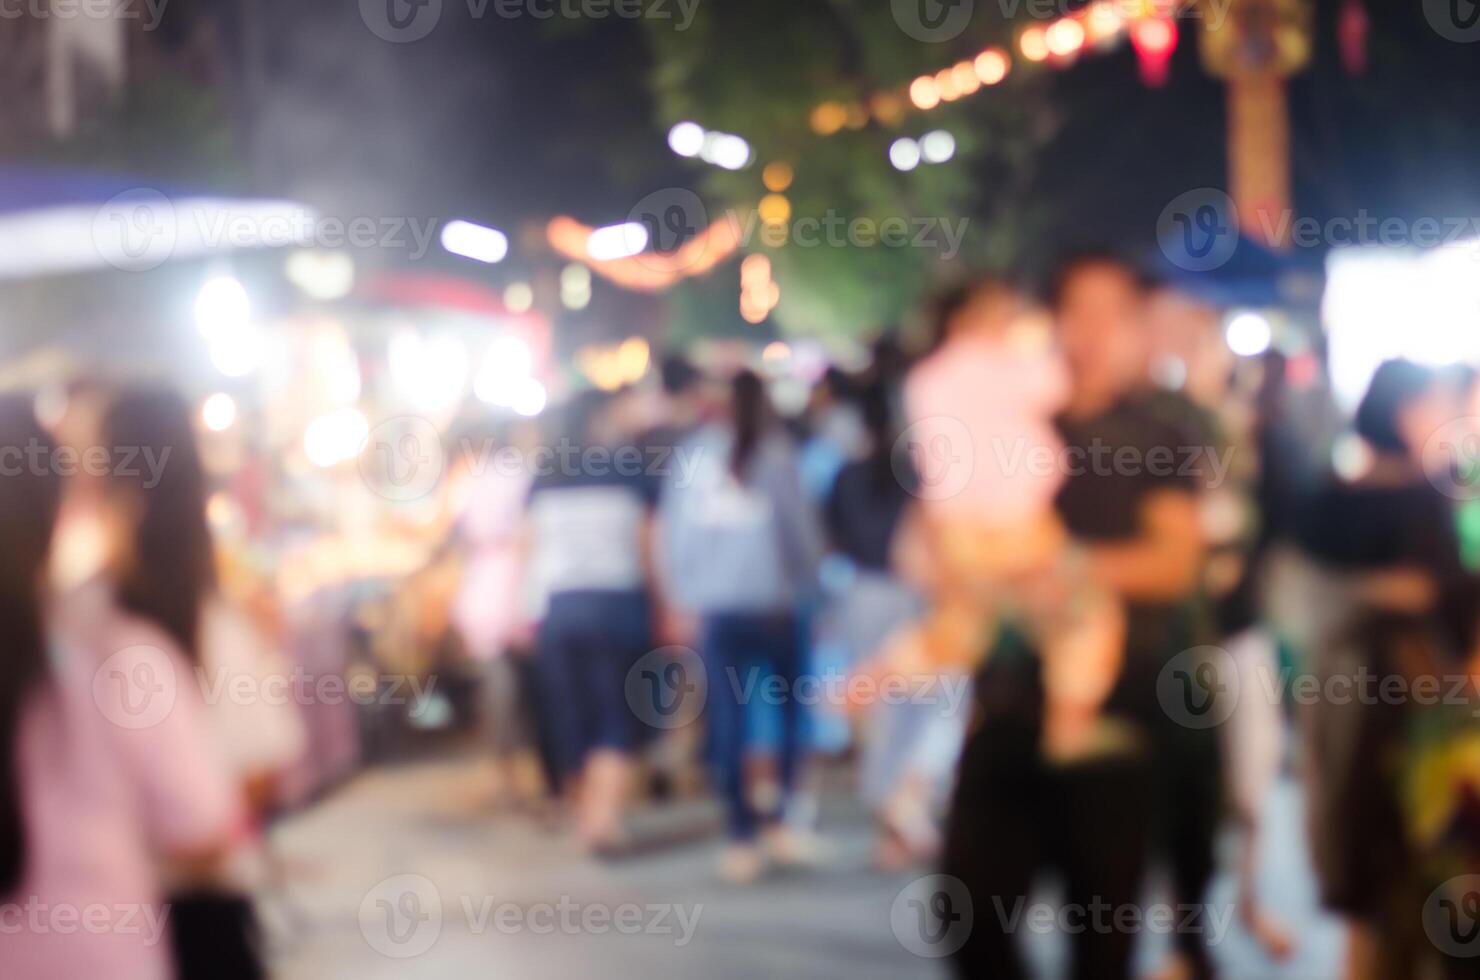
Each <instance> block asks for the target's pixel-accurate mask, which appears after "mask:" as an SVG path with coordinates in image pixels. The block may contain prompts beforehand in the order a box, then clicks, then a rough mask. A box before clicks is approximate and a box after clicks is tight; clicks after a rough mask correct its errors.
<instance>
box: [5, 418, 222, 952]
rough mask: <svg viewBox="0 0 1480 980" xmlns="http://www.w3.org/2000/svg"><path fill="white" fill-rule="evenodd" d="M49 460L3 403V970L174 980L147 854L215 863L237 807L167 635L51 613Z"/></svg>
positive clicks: (52, 474)
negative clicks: (47, 587) (47, 592)
mask: <svg viewBox="0 0 1480 980" xmlns="http://www.w3.org/2000/svg"><path fill="white" fill-rule="evenodd" d="M55 453H56V447H55V445H54V444H53V443H52V441H51V439H50V437H49V436H48V435H47V434H46V433H45V432H44V431H43V430H42V429H41V428H40V427H39V426H38V425H37V424H36V422H35V419H34V417H33V415H32V410H31V404H30V402H29V401H28V400H23V399H19V398H6V399H3V400H0V473H3V476H4V479H0V544H3V547H4V550H5V555H6V560H5V562H4V563H3V564H0V624H3V628H4V635H5V637H6V644H5V653H4V658H5V663H4V669H3V670H0V910H3V913H0V914H3V921H4V922H5V924H6V928H3V929H0V963H3V964H4V971H5V973H6V975H8V976H17V977H26V978H28V980H49V978H55V980H72V978H75V977H102V976H106V977H117V978H124V980H167V978H169V977H171V976H172V975H173V971H172V969H171V966H170V962H169V952H168V944H167V942H166V936H165V926H166V922H167V916H166V914H165V913H166V911H167V910H166V909H165V908H164V906H163V905H162V904H161V899H160V888H159V882H158V876H157V874H156V865H155V858H156V857H157V856H159V855H163V856H165V857H167V858H170V859H174V860H178V861H182V862H191V863H194V862H198V861H202V860H206V859H209V858H211V857H213V856H215V855H217V854H219V853H221V852H222V850H223V849H224V847H225V844H226V841H227V840H228V838H229V834H230V832H231V829H232V827H233V826H234V825H235V823H236V821H237V814H238V811H237V802H236V796H235V793H234V792H233V787H232V786H231V784H230V782H229V781H228V780H227V779H225V778H224V776H223V775H222V774H221V772H220V770H219V767H218V766H217V765H216V764H215V763H214V760H213V758H212V756H211V752H210V750H209V747H208V746H209V737H208V735H207V733H206V730H205V723H204V720H203V718H202V711H201V705H200V703H199V697H198V695H197V694H196V693H195V690H194V687H193V685H192V684H190V683H189V679H190V677H191V675H190V673H189V668H188V665H187V664H186V663H185V661H184V659H183V658H182V657H180V656H179V655H178V652H177V651H176V650H175V649H174V644H173V643H172V642H171V641H170V639H169V638H168V637H167V636H166V635H165V634H164V633H162V632H161V631H159V630H157V629H155V628H153V627H151V626H149V625H148V624H146V623H144V622H142V621H140V620H138V619H136V618H134V617H131V616H126V615H119V616H117V617H114V618H113V619H112V620H111V623H110V624H109V625H110V626H111V628H110V629H108V630H100V629H97V628H95V627H97V626H100V625H102V621H101V620H100V619H99V617H98V616H97V615H95V613H96V609H88V608H83V607H79V606H75V605H73V604H63V605H61V606H59V607H56V608H55V609H48V607H47V605H46V602H45V598H44V595H43V583H44V582H45V580H46V577H47V572H48V569H47V563H48V557H49V556H48V552H49V548H50V543H51V533H52V524H53V521H54V519H55V516H56V513H57V507H58V498H59V494H60V486H59V483H60V481H59V480H58V478H57V475H56V473H57V470H58V468H59V467H57V466H54V465H53V462H54V461H55V459H56V457H55ZM63 915H65V916H70V919H69V920H65V921H64V920H63V919H62V918H60V916H63ZM79 921H81V922H82V923H84V924H85V927H84V928H77V924H78V922H79ZM66 923H70V926H68V925H67V924H66Z"/></svg>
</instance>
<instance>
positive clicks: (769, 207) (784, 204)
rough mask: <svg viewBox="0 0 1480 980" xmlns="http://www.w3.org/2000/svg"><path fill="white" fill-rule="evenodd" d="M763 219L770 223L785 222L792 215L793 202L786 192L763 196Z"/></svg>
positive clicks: (761, 207)
mask: <svg viewBox="0 0 1480 980" xmlns="http://www.w3.org/2000/svg"><path fill="white" fill-rule="evenodd" d="M757 210H758V211H759V212H760V215H761V220H762V221H764V222H765V223H766V224H768V225H780V224H785V223H786V219H788V218H790V217H791V202H790V201H788V200H787V199H786V195H784V194H767V195H766V196H765V197H763V198H761V203H760V207H759V208H757Z"/></svg>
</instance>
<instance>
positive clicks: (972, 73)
mask: <svg viewBox="0 0 1480 980" xmlns="http://www.w3.org/2000/svg"><path fill="white" fill-rule="evenodd" d="M951 81H952V82H955V83H956V88H958V89H960V90H961V94H962V95H970V94H971V93H972V92H975V91H976V90H977V89H979V88H981V87H982V80H981V79H980V78H977V77H976V69H975V68H973V67H972V64H971V62H969V61H963V62H960V63H959V64H957V65H956V67H954V68H952V69H951Z"/></svg>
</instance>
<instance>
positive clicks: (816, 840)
mask: <svg viewBox="0 0 1480 980" xmlns="http://www.w3.org/2000/svg"><path fill="white" fill-rule="evenodd" d="M765 841H766V853H768V854H769V855H770V856H771V860H773V861H775V862H776V864H778V865H780V866H781V867H783V868H804V867H805V868H811V867H816V866H818V865H820V864H824V863H826V862H827V860H828V859H829V858H830V857H831V856H832V853H833V851H832V845H830V844H829V843H828V842H827V841H825V840H823V839H822V838H821V837H819V836H818V835H817V834H815V833H813V832H812V831H810V830H802V829H798V828H796V827H788V826H786V825H785V824H783V825H781V826H779V827H776V828H775V829H773V830H770V831H767V832H766V837H765Z"/></svg>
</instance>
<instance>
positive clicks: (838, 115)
mask: <svg viewBox="0 0 1480 980" xmlns="http://www.w3.org/2000/svg"><path fill="white" fill-rule="evenodd" d="M847 121H848V110H847V109H846V108H844V107H843V106H842V105H841V104H840V103H837V102H824V103H822V104H821V105H820V106H818V107H817V108H815V109H813V110H812V129H813V131H815V132H816V133H817V134H818V135H819V136H831V135H832V134H833V133H836V132H837V131H838V130H840V129H842V128H843V123H845V122H847Z"/></svg>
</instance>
